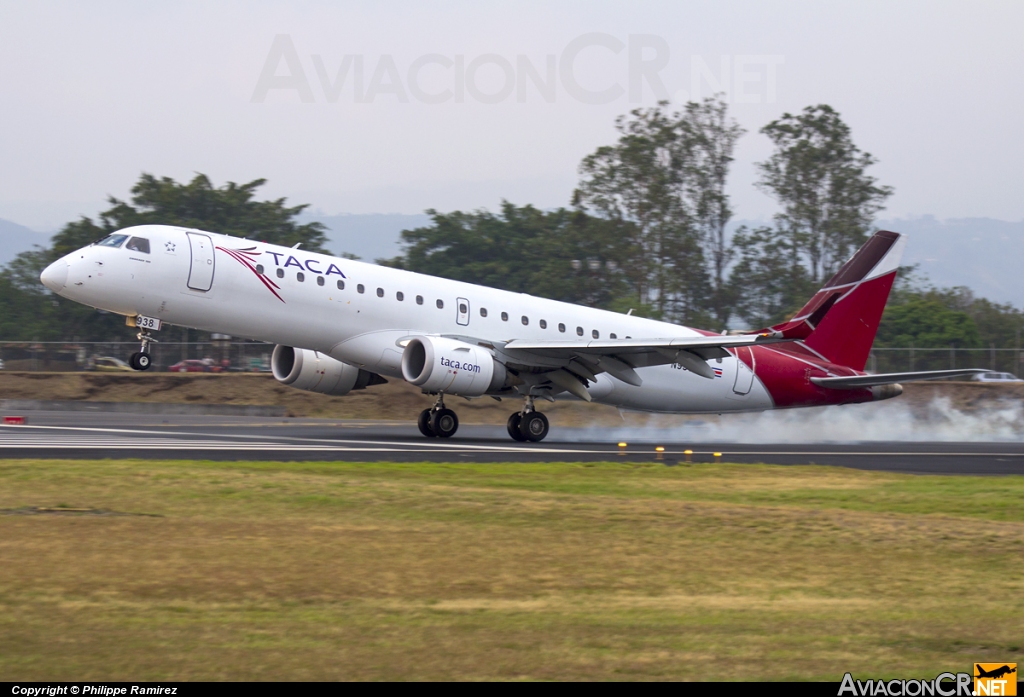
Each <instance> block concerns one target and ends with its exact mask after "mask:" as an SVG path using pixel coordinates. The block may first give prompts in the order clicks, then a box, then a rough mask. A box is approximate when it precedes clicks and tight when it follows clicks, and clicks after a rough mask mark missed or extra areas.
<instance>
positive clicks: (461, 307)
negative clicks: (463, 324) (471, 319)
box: [459, 303, 469, 314]
mask: <svg viewBox="0 0 1024 697" xmlns="http://www.w3.org/2000/svg"><path fill="white" fill-rule="evenodd" d="M459 312H460V313H462V314H466V313H467V312H469V308H468V307H466V303H459Z"/></svg>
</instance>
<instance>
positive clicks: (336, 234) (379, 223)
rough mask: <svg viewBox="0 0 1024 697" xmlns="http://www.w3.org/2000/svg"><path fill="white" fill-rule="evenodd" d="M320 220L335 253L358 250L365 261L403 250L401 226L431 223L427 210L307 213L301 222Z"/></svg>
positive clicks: (408, 228)
mask: <svg viewBox="0 0 1024 697" xmlns="http://www.w3.org/2000/svg"><path fill="white" fill-rule="evenodd" d="M314 220H315V221H317V222H320V223H323V224H324V226H325V227H327V229H328V232H327V238H328V240H329V242H328V243H327V248H328V249H330V250H331V251H333V252H336V253H339V254H340V253H342V252H348V253H349V254H355V255H356V256H358V257H359V258H361V259H363V260H364V261H376V260H377V259H390V258H391V257H396V256H398V255H399V254H401V253H402V248H401V246H400V245H399V241H400V238H401V234H402V230H411V229H413V228H418V227H423V226H425V225H428V224H429V223H430V216H427V215H425V214H416V215H402V214H399V213H369V214H364V215H347V214H343V215H323V214H320V213H307V214H305V215H303V216H302V222H311V221H314Z"/></svg>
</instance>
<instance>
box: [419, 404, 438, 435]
mask: <svg viewBox="0 0 1024 697" xmlns="http://www.w3.org/2000/svg"><path fill="white" fill-rule="evenodd" d="M431 415H432V412H431V411H430V409H424V410H423V411H421V412H420V418H419V419H417V420H416V425H417V426H419V427H420V433H422V434H423V435H425V436H426V437H427V438H437V434H436V433H434V429H433V428H431V427H430V417H431Z"/></svg>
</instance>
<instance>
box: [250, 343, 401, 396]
mask: <svg viewBox="0 0 1024 697" xmlns="http://www.w3.org/2000/svg"><path fill="white" fill-rule="evenodd" d="M270 367H271V369H272V370H273V372H274V377H275V378H277V380H278V382H281V383H283V384H285V385H290V386H292V387H294V388H297V389H300V390H308V391H310V392H319V393H321V394H330V395H337V396H340V395H344V394H348V393H349V392H351V391H352V390H361V389H363V388H364V387H366V386H367V385H380V384H382V383H385V382H387V380H385V379H384V378H382V377H381V376H380V375H377V374H376V373H371V372H369V371H366V370H362V369H361V368H357V367H355V366H354V365H349V364H348V363H342V362H341V361H338V360H335V359H333V358H331V357H330V356H327V355H324V354H322V353H320V352H319V351H310V350H309V349H297V348H292V347H291V346H281V345H280V344H278V345H277V346H275V347H274V354H273V356H271V358H270Z"/></svg>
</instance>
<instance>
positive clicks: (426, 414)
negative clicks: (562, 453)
mask: <svg viewBox="0 0 1024 697" xmlns="http://www.w3.org/2000/svg"><path fill="white" fill-rule="evenodd" d="M416 425H417V426H418V427H419V429H420V433H422V434H423V435H424V436H426V437H427V438H451V437H452V436H454V435H455V432H456V431H458V430H459V417H458V416H456V415H455V412H454V411H452V410H451V409H448V408H447V407H445V405H444V394H438V395H437V401H436V402H435V403H434V406H432V407H431V408H430V409H424V410H423V411H421V412H420V416H419V418H418V419H417V420H416ZM507 426H508V434H509V435H510V436H512V438H513V439H515V440H517V441H519V442H520V443H525V442H527V441H529V442H532V443H539V442H540V441H542V440H544V439H545V438H547V435H548V431H549V430H550V426H549V424H548V417H546V416H544V415H543V414H541V413H540V412H539V411H536V410H534V406H533V397H532V396H527V397H526V398H525V400H524V401H523V409H522V411H517V412H516V413H515V414H512V416H510V417H508V424H507Z"/></svg>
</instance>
